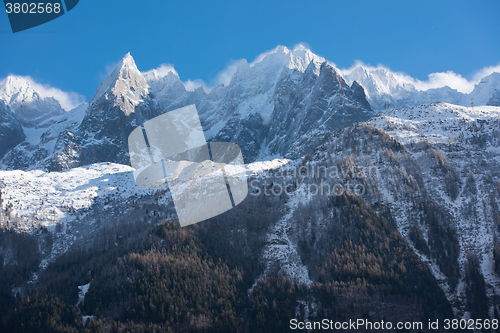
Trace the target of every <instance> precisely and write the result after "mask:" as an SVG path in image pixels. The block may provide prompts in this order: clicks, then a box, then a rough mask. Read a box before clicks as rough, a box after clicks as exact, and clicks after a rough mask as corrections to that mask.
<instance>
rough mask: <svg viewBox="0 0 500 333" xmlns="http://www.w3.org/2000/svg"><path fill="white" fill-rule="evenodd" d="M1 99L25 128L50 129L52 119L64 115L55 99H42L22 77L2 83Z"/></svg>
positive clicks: (11, 78) (9, 77)
mask: <svg viewBox="0 0 500 333" xmlns="http://www.w3.org/2000/svg"><path fill="white" fill-rule="evenodd" d="M0 99H1V100H2V101H3V102H4V103H5V104H6V105H8V106H9V107H10V109H11V110H12V114H13V115H14V117H15V118H16V119H17V120H18V121H19V122H20V123H21V124H22V125H23V126H24V127H29V128H31V127H48V126H50V125H51V124H52V123H53V121H50V118H54V117H58V116H61V115H62V114H64V110H63V109H62V108H61V105H60V104H59V102H58V101H57V100H56V99H55V98H53V97H42V96H41V95H40V93H39V92H37V91H36V90H35V89H34V87H33V86H32V85H31V84H30V82H29V81H28V80H26V79H25V78H23V77H20V76H14V75H10V76H8V77H7V78H6V79H5V80H3V81H2V82H0Z"/></svg>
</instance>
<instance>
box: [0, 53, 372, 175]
mask: <svg viewBox="0 0 500 333" xmlns="http://www.w3.org/2000/svg"><path fill="white" fill-rule="evenodd" d="M190 104H196V106H197V108H198V112H199V114H200V119H201V122H202V126H203V128H204V130H205V135H206V137H207V139H208V140H210V141H229V142H234V143H237V144H239V145H240V147H241V148H242V152H243V156H244V158H245V161H246V162H252V161H255V160H257V159H266V158H268V157H271V156H274V157H286V158H296V157H299V156H301V155H303V154H305V153H306V152H307V151H308V150H309V149H311V148H312V147H313V146H314V145H316V144H317V143H318V142H320V141H321V139H322V138H323V137H324V135H325V134H327V133H329V132H331V131H333V130H336V129H340V128H342V127H345V126H347V125H349V124H351V123H353V122H358V121H364V120H367V119H369V118H370V116H371V115H372V114H373V113H372V110H371V108H370V105H369V104H368V102H367V101H366V98H365V95H364V91H363V89H362V87H360V86H359V85H358V84H357V83H353V84H352V85H351V86H349V85H347V84H346V82H345V81H344V79H343V78H342V77H341V76H340V74H339V72H338V71H337V70H336V69H335V68H334V67H333V66H331V65H330V64H328V63H327V62H326V61H324V59H323V58H320V57H318V56H316V55H314V54H313V53H312V52H311V51H309V50H307V49H305V48H303V47H298V48H296V49H295V50H289V49H287V48H286V47H278V48H276V49H275V50H273V51H271V52H269V53H266V54H264V55H263V56H262V57H259V58H258V59H257V60H256V61H254V62H253V63H251V64H248V63H246V62H243V63H241V64H240V66H239V67H238V68H237V70H236V72H235V73H234V75H233V77H232V80H231V82H230V83H229V84H228V85H227V86H223V85H220V86H217V87H215V88H214V89H212V90H211V91H210V92H209V93H208V94H207V93H206V92H205V90H204V89H203V88H202V87H200V88H198V89H196V90H194V91H188V90H186V88H185V86H184V84H183V83H182V81H181V80H180V78H179V76H178V75H177V73H176V72H175V71H169V72H167V73H159V72H157V71H154V70H153V71H149V72H146V73H144V74H143V73H141V72H140V71H139V69H138V68H137V66H136V65H135V62H134V60H133V58H132V56H131V55H130V54H127V55H126V56H125V57H124V58H123V59H122V61H120V63H119V64H118V65H117V66H116V68H115V69H114V71H113V72H112V73H111V74H110V75H109V77H107V78H106V79H105V80H104V82H103V83H102V84H101V85H100V86H99V87H98V89H97V91H96V93H95V95H94V96H93V97H92V99H91V100H90V102H89V103H88V106H87V109H86V111H85V116H84V117H83V120H82V121H81V123H80V124H78V126H76V127H75V126H74V123H72V124H71V128H67V129H65V130H62V131H60V132H59V134H57V133H55V132H54V131H53V130H52V129H49V130H48V131H47V133H48V132H50V135H49V134H47V135H45V134H44V135H43V136H49V137H51V138H53V139H55V138H56V136H57V139H55V141H54V140H52V141H51V145H52V144H53V145H54V146H52V147H43V152H40V149H41V147H40V144H38V145H37V144H33V143H30V145H29V146H27V145H25V147H24V148H23V149H16V150H15V151H13V154H11V156H9V157H8V158H5V159H4V161H3V165H4V166H5V167H6V168H8V169H19V168H40V167H41V166H42V165H43V167H44V168H48V169H49V170H64V169H66V168H69V167H74V166H79V165H85V164H90V163H96V162H115V163H120V164H129V157H128V142H127V140H128V135H129V134H130V132H131V131H132V130H133V129H134V128H136V127H137V126H140V125H141V124H142V123H143V122H144V121H146V120H148V119H151V118H153V117H156V116H158V115H160V114H162V113H164V112H168V111H170V110H173V109H176V108H179V107H183V106H187V105H190ZM49 116H50V117H52V115H46V116H45V117H46V118H47V117H49ZM54 119H56V118H54ZM59 123H61V120H58V124H59ZM45 141H47V140H45ZM45 143H46V142H45ZM45 143H44V144H45ZM56 146H57V147H56ZM37 151H38V153H36V152H37Z"/></svg>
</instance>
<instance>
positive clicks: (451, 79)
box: [413, 71, 475, 94]
mask: <svg viewBox="0 0 500 333" xmlns="http://www.w3.org/2000/svg"><path fill="white" fill-rule="evenodd" d="M428 78H429V79H428V80H427V81H420V80H414V82H413V85H414V86H415V88H417V89H418V90H423V91H425V90H429V89H435V88H442V87H446V86H448V87H450V88H452V89H456V90H457V91H459V92H461V93H464V94H468V93H470V92H472V90H473V89H474V85H475V83H474V82H471V81H469V80H467V79H466V78H464V77H463V76H462V75H460V74H456V73H454V72H452V71H447V72H444V73H443V72H441V73H432V74H429V75H428Z"/></svg>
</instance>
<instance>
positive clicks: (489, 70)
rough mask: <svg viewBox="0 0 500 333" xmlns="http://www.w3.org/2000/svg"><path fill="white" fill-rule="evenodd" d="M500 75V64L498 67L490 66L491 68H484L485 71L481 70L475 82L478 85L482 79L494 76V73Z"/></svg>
mask: <svg viewBox="0 0 500 333" xmlns="http://www.w3.org/2000/svg"><path fill="white" fill-rule="evenodd" d="M495 72H496V73H500V63H499V64H498V65H496V66H489V67H484V68H483V69H480V70H478V71H477V72H476V74H474V76H473V80H474V82H476V83H479V81H481V79H482V78H484V77H486V76H488V75H490V74H492V73H495Z"/></svg>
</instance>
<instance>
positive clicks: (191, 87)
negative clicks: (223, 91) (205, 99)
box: [182, 80, 207, 91]
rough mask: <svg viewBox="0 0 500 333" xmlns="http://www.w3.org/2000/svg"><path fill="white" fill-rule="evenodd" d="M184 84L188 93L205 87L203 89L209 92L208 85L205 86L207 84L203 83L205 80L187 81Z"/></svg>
mask: <svg viewBox="0 0 500 333" xmlns="http://www.w3.org/2000/svg"><path fill="white" fill-rule="evenodd" d="M182 83H184V87H186V90H187V91H195V90H196V89H197V88H199V87H203V89H205V91H207V85H206V84H205V82H203V80H194V81H192V80H187V81H186V82H182Z"/></svg>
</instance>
